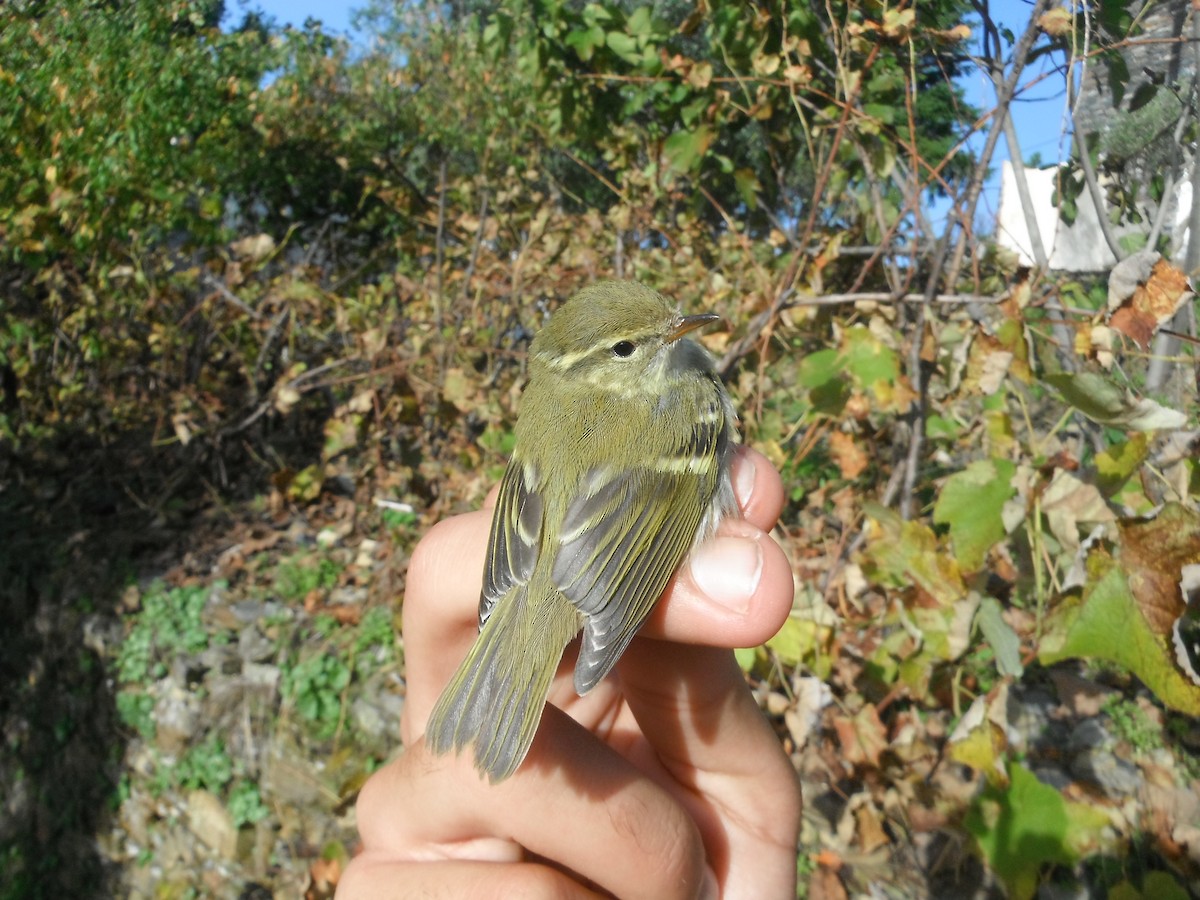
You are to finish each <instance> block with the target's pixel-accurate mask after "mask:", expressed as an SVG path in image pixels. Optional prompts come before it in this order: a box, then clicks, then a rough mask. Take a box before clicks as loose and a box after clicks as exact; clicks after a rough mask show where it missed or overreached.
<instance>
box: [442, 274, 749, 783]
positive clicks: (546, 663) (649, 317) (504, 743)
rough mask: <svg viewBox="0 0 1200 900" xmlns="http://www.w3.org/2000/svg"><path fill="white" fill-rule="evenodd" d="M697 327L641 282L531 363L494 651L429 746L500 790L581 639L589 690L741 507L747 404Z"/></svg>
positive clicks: (484, 630)
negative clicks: (468, 750)
mask: <svg viewBox="0 0 1200 900" xmlns="http://www.w3.org/2000/svg"><path fill="white" fill-rule="evenodd" d="M717 318H718V317H717V316H715V315H711V314H703V315H696V316H684V315H680V313H679V312H678V310H677V309H676V308H675V307H674V306H673V305H672V304H671V303H669V302H668V301H667V300H666V298H664V297H663V296H662V295H660V294H658V293H656V292H655V291H652V290H650V289H649V288H647V287H645V286H644V285H641V284H637V283H635V282H618V281H614V282H604V283H600V284H596V285H592V286H590V287H587V288H584V289H583V290H581V291H580V292H579V293H578V294H576V295H575V296H574V297H572V298H571V299H570V300H568V301H567V302H566V303H565V304H564V305H563V306H562V308H561V309H559V310H558V311H557V312H555V313H554V315H553V316H551V318H550V321H549V322H548V323H547V324H546V326H545V328H543V329H542V331H541V332H540V333H539V334H538V335H537V337H536V338H535V339H534V341H533V345H532V347H531V350H530V360H529V384H528V386H527V387H526V388H525V392H524V394H523V396H522V398H521V409H520V415H519V417H518V420H517V425H516V446H515V449H514V450H513V456H512V460H511V461H510V462H509V464H508V469H507V470H506V471H505V473H504V479H503V481H502V482H501V484H500V494H499V497H498V499H497V501H496V510H495V513H494V514H493V516H492V525H491V533H490V537H489V540H488V549H487V560H486V563H485V565H484V573H483V592H482V594H481V596H480V600H479V629H480V631H479V637H478V638H477V639H476V641H475V644H474V646H473V647H472V648H471V651H470V653H468V655H467V658H466V660H464V662H463V663H462V665H461V666H460V667H459V669H458V671H457V672H456V673H455V674H454V677H453V678H451V680H450V683H449V684H448V685H447V686H446V689H445V690H444V691H443V692H442V695H441V697H440V698H439V699H438V702H437V705H436V706H435V707H434V710H433V714H432V715H431V716H430V719H429V725H428V728H427V731H426V734H425V738H426V742H427V744H428V746H429V747H430V749H431V750H432V751H433V752H434V753H438V754H441V753H446V752H448V751H449V750H451V749H453V750H455V751H458V750H461V749H462V748H463V747H465V746H467V745H468V744H471V745H474V751H475V766H476V768H477V769H478V770H479V771H480V772H481V773H483V774H486V775H487V776H488V777H489V778H490V779H491V780H492V781H500V780H502V779H504V778H507V777H508V776H509V775H511V774H512V773H513V772H514V771H515V770H516V768H517V766H519V765H520V764H521V761H522V760H523V759H524V758H525V754H526V753H527V752H528V750H529V745H530V744H531V743H532V742H533V735H534V732H535V731H536V730H537V726H538V722H539V721H540V720H541V716H542V709H543V706H544V703H545V699H546V694H547V693H548V691H549V688H550V682H551V679H552V678H553V677H554V673H555V670H556V669H557V667H558V664H559V661H560V660H561V658H562V654H563V650H564V648H565V647H566V645H567V643H568V642H569V641H570V640H571V639H572V638H574V637H575V636H576V635H577V634H578V633H579V632H580V630H582V631H583V640H582V643H581V646H580V649H579V658H578V661H577V662H576V665H575V690H576V691H577V692H578V693H579V694H580V695H582V694H584V693H586V692H587V691H589V690H591V689H592V688H593V687H595V686H596V685H597V684H598V683H599V682H600V680H601V679H602V678H603V677H604V676H605V675H606V674H608V672H609V671H610V670H611V669H612V667H613V666H614V665H615V664H616V662H617V659H618V658H619V657H620V656H621V653H622V652H623V651H624V650H625V648H626V647H627V646H628V645H629V642H630V641H631V640H632V639H633V636H634V634H635V633H636V632H637V630H638V627H639V626H640V625H641V624H642V622H643V621H645V619H646V616H648V615H649V614H650V610H651V609H652V608H653V607H654V602H655V601H656V600H657V599H658V596H659V595H660V594H661V593H662V592H663V590H664V589H665V588H666V586H667V582H668V580H669V579H670V578H671V575H672V574H673V573H674V571H675V569H676V567H678V566H679V564H680V562H681V561H682V560H683V558H684V556H685V555H686V554H687V552H688V550H689V549H690V548H691V546H692V545H693V544H694V543H697V542H699V541H701V540H704V539H705V538H706V537H708V536H709V535H710V534H711V533H712V532H713V530H714V529H715V528H716V526H717V523H718V522H719V521H720V520H721V517H722V516H724V515H726V514H727V513H730V512H731V511H733V510H734V508H735V503H734V497H733V487H732V485H731V483H730V478H729V465H730V459H731V457H732V455H733V444H734V441H735V440H736V434H735V431H734V419H735V415H734V411H733V405H732V404H731V403H730V401H729V396H728V394H726V392H725V389H724V387H723V386H722V384H721V381H720V379H719V378H718V377H717V373H716V367H715V365H714V363H713V360H712V357H711V356H709V354H708V352H707V351H706V350H705V349H704V348H703V347H701V346H700V345H699V344H697V343H695V342H693V341H691V340H688V339H686V338H684V335H685V334H687V333H688V332H690V331H692V330H694V329H696V328H699V327H700V326H702V325H705V324H708V323H709V322H712V321H715V320H716V319H717Z"/></svg>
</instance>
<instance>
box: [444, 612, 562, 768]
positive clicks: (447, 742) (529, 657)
mask: <svg viewBox="0 0 1200 900" xmlns="http://www.w3.org/2000/svg"><path fill="white" fill-rule="evenodd" d="M518 590H522V595H521V596H511V595H510V596H507V597H504V598H502V599H501V600H500V601H499V602H497V604H496V606H495V608H494V609H493V610H492V614H491V616H490V617H489V618H488V620H487V622H486V623H485V624H484V626H483V630H482V631H481V632H480V633H479V637H477V638H476V639H475V643H474V645H473V646H472V647H471V651H470V653H468V654H467V658H466V659H465V660H463V662H462V665H460V666H459V667H458V671H457V672H455V673H454V677H453V678H451V679H450V683H449V684H447V685H446V688H445V690H443V691H442V695H441V697H439V698H438V701H437V704H436V705H435V706H434V708H433V713H432V714H431V715H430V717H429V724H428V725H427V726H426V730H425V743H426V745H427V746H428V747H429V748H430V750H432V751H433V752H434V753H435V754H443V753H447V752H449V751H450V750H454V751H455V752H456V753H457V752H459V751H461V750H462V748H463V747H466V746H467V745H468V744H470V745H473V746H474V750H475V768H477V769H478V770H479V771H480V773H482V774H485V775H487V776H488V778H489V779H491V781H492V782H497V781H503V780H504V779H505V778H507V777H508V776H509V775H511V774H512V773H513V772H515V771H516V769H517V766H519V765H520V764H521V761H522V760H523V759H524V758H525V754H526V753H528V752H529V746H530V744H532V743H533V735H534V733H535V732H536V731H537V726H538V722H540V721H541V718H542V708H543V706H544V705H545V700H546V694H547V693H548V692H549V690H550V682H551V680H552V679H553V678H554V673H555V671H556V670H557V668H558V663H559V660H560V659H561V658H562V653H563V648H564V647H565V646H566V644H567V642H568V641H569V640H571V638H573V637H574V636H575V633H576V632H577V631H578V624H577V620H576V617H575V610H574V609H573V608H570V609H568V610H561V609H560V610H559V613H560V614H559V615H557V616H555V615H546V613H548V612H550V609H549V608H550V607H552V605H553V600H549V601H543V603H541V604H530V603H529V602H528V596H527V595H526V594H525V593H524V591H523V589H518ZM561 602H562V603H564V604H568V601H566V600H562V601H561ZM534 606H536V607H540V609H537V610H535V609H533V608H531V607H534ZM537 612H541V613H542V615H536V613H537ZM564 612H566V613H567V614H565V615H564V614H563V613H564Z"/></svg>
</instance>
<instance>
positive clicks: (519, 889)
mask: <svg viewBox="0 0 1200 900" xmlns="http://www.w3.org/2000/svg"><path fill="white" fill-rule="evenodd" d="M334 896H335V900H401V898H407V897H447V898H450V897H457V898H467V900H469V898H472V897H530V898H534V900H541V898H544V900H596V898H599V897H600V896H601V895H600V894H597V893H595V892H594V891H591V890H589V889H588V888H586V887H584V886H583V885H582V884H580V883H579V882H577V881H575V879H573V878H571V877H570V876H569V875H567V874H565V873H563V872H559V871H558V870H557V869H553V868H551V867H550V866H543V865H537V864H534V863H505V864H497V863H494V862H471V861H466V860H445V861H440V862H407V861H405V862H397V861H395V860H393V859H389V858H388V857H387V856H385V855H384V854H376V853H363V854H360V855H359V856H356V857H355V858H354V859H353V860H352V861H351V862H350V865H349V866H348V867H347V868H346V871H345V872H344V873H343V874H342V877H341V880H339V881H338V887H337V893H336V894H335V895H334Z"/></svg>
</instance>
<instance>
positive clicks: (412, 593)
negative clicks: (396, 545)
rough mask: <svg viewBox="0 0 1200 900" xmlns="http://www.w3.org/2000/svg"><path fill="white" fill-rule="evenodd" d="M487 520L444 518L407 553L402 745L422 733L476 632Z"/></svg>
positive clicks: (476, 515)
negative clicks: (405, 691) (430, 712)
mask: <svg viewBox="0 0 1200 900" xmlns="http://www.w3.org/2000/svg"><path fill="white" fill-rule="evenodd" d="M490 522H491V513H490V511H487V510H478V511H476V512H471V513H466V514H465V515H460V516H454V517H452V518H449V519H444V520H443V521H441V522H439V523H437V524H436V525H434V526H433V528H431V529H430V530H429V532H428V533H427V534H426V535H425V537H424V538H422V539H421V541H420V543H418V544H417V546H416V549H415V550H414V551H413V555H412V559H411V560H410V562H409V565H408V577H407V583H406V586H405V591H404V606H403V626H402V628H403V635H404V660H405V673H406V690H407V696H406V700H405V705H404V712H403V714H402V716H401V720H400V731H401V736H402V738H403V739H404V742H405V743H409V742H410V741H411V740H414V739H415V738H416V737H417V736H418V735H420V734H421V733H422V732H423V731H424V730H425V720H426V719H427V718H428V716H429V711H430V710H431V709H433V704H434V703H435V702H436V701H437V697H438V694H439V693H441V690H442V688H443V687H444V686H445V684H446V682H447V681H449V680H450V676H451V675H452V674H453V673H454V669H455V668H456V667H457V666H458V664H459V662H460V661H461V660H462V658H463V657H464V656H466V654H467V650H468V648H469V647H470V646H471V642H472V641H474V640H475V636H476V634H477V633H478V627H477V624H476V623H477V618H476V616H477V610H478V608H479V590H480V587H481V585H482V582H483V560H484V553H485V549H486V547H487V535H488V529H489V527H490Z"/></svg>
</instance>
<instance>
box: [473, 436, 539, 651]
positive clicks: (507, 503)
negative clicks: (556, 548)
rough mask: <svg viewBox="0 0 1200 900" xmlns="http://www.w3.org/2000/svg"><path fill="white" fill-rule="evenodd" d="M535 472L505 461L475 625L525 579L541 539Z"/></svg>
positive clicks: (534, 561)
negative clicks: (506, 465)
mask: <svg viewBox="0 0 1200 900" xmlns="http://www.w3.org/2000/svg"><path fill="white" fill-rule="evenodd" d="M536 481H537V474H536V473H535V472H534V471H533V469H532V467H527V466H526V465H523V464H521V463H518V462H517V461H516V460H515V459H514V460H512V461H511V462H509V464H508V468H507V469H506V470H505V472H504V478H503V480H502V481H501V482H500V495H499V497H497V498H496V509H495V512H493V513H492V529H491V533H490V535H489V536H488V549H487V562H486V563H485V564H484V570H483V591H482V593H480V595H479V628H480V629H481V630H482V629H483V623H484V622H486V621H487V619H488V616H490V615H491V614H492V609H493V607H495V605H496V601H497V600H499V599H500V598H501V597H503V596H504V595H505V594H506V593H508V592H509V591H510V590H512V589H513V588H514V587H517V586H518V585H523V584H525V583H526V582H527V581H529V576H530V575H531V574H533V566H534V563H536V562H537V556H538V545H539V544H540V543H541V538H542V519H543V512H544V509H543V505H542V495H541V494H540V493H539V492H538V491H537V490H536V489H534V488H533V487H532V485H531V482H536Z"/></svg>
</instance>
